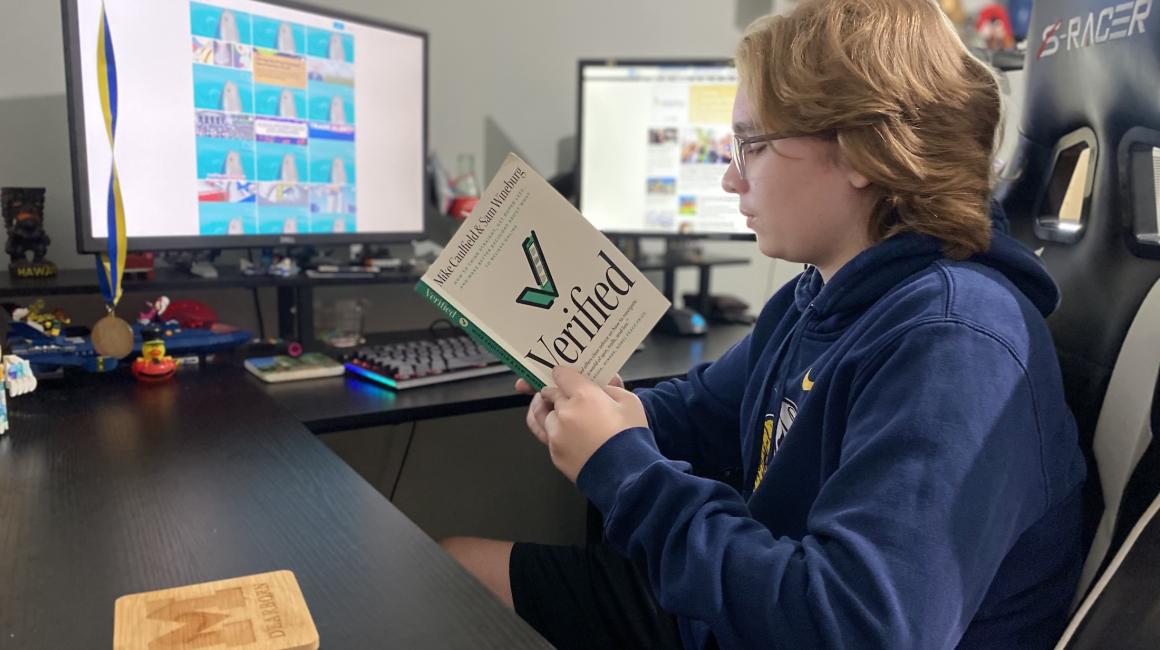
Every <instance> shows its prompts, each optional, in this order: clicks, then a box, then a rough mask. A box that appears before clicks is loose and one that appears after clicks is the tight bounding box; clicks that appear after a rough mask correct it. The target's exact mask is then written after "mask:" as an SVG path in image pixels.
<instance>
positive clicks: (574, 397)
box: [528, 366, 648, 483]
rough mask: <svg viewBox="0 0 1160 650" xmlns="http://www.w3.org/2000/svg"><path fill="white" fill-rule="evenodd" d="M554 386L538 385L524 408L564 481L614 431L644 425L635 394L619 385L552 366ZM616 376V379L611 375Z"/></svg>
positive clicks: (577, 470) (645, 419)
mask: <svg viewBox="0 0 1160 650" xmlns="http://www.w3.org/2000/svg"><path fill="white" fill-rule="evenodd" d="M552 379H553V380H555V382H556V386H555V387H554V388H552V387H548V388H544V389H543V390H541V391H540V392H539V394H538V395H537V396H536V397H537V398H539V399H540V405H539V408H540V410H537V405H536V404H535V399H533V405H532V408H529V409H528V422H529V427H531V426H532V421H533V415H535V416H536V417H537V418H538V416H539V415H540V414H543V419H542V420H541V419H536V420H535V425H536V428H533V429H532V433H534V434H536V437H537V438H539V439H540V440H541V441H543V442H546V444H547V445H548V452H549V453H550V454H551V456H552V462H553V463H555V465H556V469H559V470H560V472H561V473H563V474H564V476H566V477H568V480H570V481H572V482H573V483H575V482H576V476H577V475H579V474H580V470H581V469H582V468H583V467H584V464H585V463H587V462H588V459H589V458H591V457H592V454H594V453H596V450H597V449H599V448H600V447H601V446H602V445H603V444H604V443H606V442H608V440H609V439H610V438H612V437H613V436H615V435H616V434H618V433H620V432H621V431H624V430H625V429H629V428H632V427H647V426H648V418H647V416H646V415H645V412H644V405H643V404H641V403H640V398H638V397H637V396H636V395H634V394H632V393H630V392H629V391H627V390H624V388H622V387H621V386H623V385H624V383H623V382H620V384H621V386H614V385H612V383H611V382H609V385H608V386H606V387H604V388H601V387H599V386H597V385H596V384H594V383H592V382H591V381H590V380H589V379H588V378H586V377H584V376H583V375H581V374H580V373H578V372H576V371H575V370H573V369H571V368H568V367H565V366H557V367H556V369H555V370H553V371H552ZM617 379H619V377H617Z"/></svg>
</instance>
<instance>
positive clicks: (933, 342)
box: [577, 223, 1085, 650]
mask: <svg viewBox="0 0 1160 650" xmlns="http://www.w3.org/2000/svg"><path fill="white" fill-rule="evenodd" d="M997 225H1001V224H998V223H997ZM1000 230H1001V229H997V230H996V231H995V232H994V239H993V243H992V245H991V248H990V250H989V251H988V252H987V253H985V254H981V255H977V256H975V257H972V258H971V259H969V260H967V261H963V262H955V261H951V260H949V259H947V258H945V257H944V256H943V255H942V253H941V251H940V244H939V242H938V241H937V240H935V239H933V238H930V237H926V236H922V235H916V234H905V235H899V236H895V237H892V238H890V239H888V240H885V241H882V242H880V243H878V244H876V245H875V246H873V247H871V248H870V249H868V250H866V251H864V252H862V253H861V254H860V255H858V256H857V257H855V258H854V259H853V260H852V261H850V262H849V263H848V264H846V265H845V266H844V267H842V269H840V270H839V271H838V272H837V273H836V274H835V275H834V277H833V278H832V279H831V281H830V282H829V283H828V284H823V281H822V279H821V277H820V275H819V274H818V272H817V271H816V270H815V269H808V270H807V271H805V272H804V273H803V274H802V275H800V276H799V277H798V278H797V280H796V281H795V282H791V283H790V284H788V285H786V286H785V287H783V288H782V289H781V290H780V291H778V292H777V293H776V294H775V295H774V296H773V297H772V298H771V299H770V300H769V302H768V303H767V304H766V306H765V308H764V309H763V310H762V313H761V315H760V317H759V318H758V320H757V322H756V324H755V325H754V328H753V331H752V332H751V333H750V335H749V336H747V337H746V338H745V339H744V340H742V341H741V342H739V343H738V344H737V345H736V346H734V347H733V348H732V349H731V350H730V351H729V352H728V353H726V354H725V355H724V356H723V357H721V358H720V359H719V360H718V361H716V362H714V363H712V364H706V365H702V366H698V367H696V368H694V369H692V370H691V371H690V372H689V374H688V376H687V378H686V379H683V380H676V381H669V382H665V383H662V384H660V385H659V386H657V387H655V388H653V389H649V390H642V391H638V395H639V396H640V398H641V400H642V401H643V403H644V406H645V410H646V412H647V415H648V422H649V428H647V429H646V428H633V429H627V430H625V431H622V432H620V433H618V434H617V435H616V436H615V437H613V438H612V439H611V440H609V441H608V442H607V443H606V444H604V445H603V446H602V447H601V448H600V449H599V450H597V452H596V453H595V454H594V455H593V456H592V458H591V459H590V460H589V461H588V463H587V464H585V465H584V467H583V469H582V470H581V472H580V475H579V477H578V480H577V485H578V486H579V488H580V489H581V490H582V491H583V492H584V493H585V494H586V495H587V496H588V497H589V499H591V500H592V502H593V503H594V504H595V505H596V506H597V507H598V508H599V509H600V510H601V512H602V513H603V515H604V521H605V534H606V536H607V539H608V541H609V543H610V544H612V545H613V546H614V547H616V548H618V549H619V550H621V551H622V552H623V553H625V554H626V555H628V556H629V557H632V558H633V559H636V560H638V561H641V562H643V564H644V566H646V567H647V573H648V579H649V581H650V583H651V584H652V587H653V590H654V592H655V593H656V594H657V596H658V600H659V602H660V604H661V606H662V607H663V608H664V609H665V610H667V611H669V612H671V613H673V614H675V615H676V616H677V617H678V621H679V625H680V629H681V636H682V638H683V640H684V643H685V645H686V647H690V648H702V647H706V646H710V645H711V640H716V642H717V643H719V644H720V645H721V647H724V648H822V647H827V648H922V649H924V650H925V649H935V648H955V647H958V648H1016V647H1017V648H1040V647H1051V646H1052V645H1053V644H1054V642H1055V640H1056V639H1057V638H1058V635H1059V633H1060V632H1061V631H1062V629H1063V624H1064V623H1065V621H1066V614H1067V609H1068V606H1069V604H1070V601H1071V598H1072V596H1073V593H1074V589H1075V585H1076V582H1077V580H1078V576H1079V569H1080V564H1081V561H1082V557H1081V555H1082V551H1081V546H1082V544H1081V536H1080V496H1079V488H1080V485H1081V484H1082V482H1083V479H1084V472H1085V470H1084V461H1083V458H1082V454H1081V452H1080V450H1079V447H1078V443H1077V440H1076V429H1075V423H1074V421H1073V419H1072V416H1071V413H1070V411H1069V410H1068V408H1067V405H1066V404H1065V403H1064V398H1063V389H1062V382H1061V378H1060V371H1059V364H1058V361H1057V360H1056V356H1055V351H1054V348H1053V345H1052V340H1051V336H1050V333H1049V332H1048V329H1047V326H1046V324H1045V322H1044V319H1043V317H1044V315H1046V314H1048V313H1050V312H1051V311H1052V310H1053V309H1054V308H1055V306H1056V305H1057V303H1058V300H1059V295H1058V290H1057V288H1056V286H1055V284H1054V283H1053V282H1052V280H1051V278H1050V277H1049V276H1048V275H1047V273H1046V271H1045V270H1044V269H1043V266H1042V264H1041V263H1040V262H1039V260H1038V259H1037V258H1036V257H1035V256H1034V255H1033V254H1032V253H1031V252H1030V251H1028V250H1027V249H1026V248H1025V247H1023V246H1022V245H1021V244H1019V243H1018V242H1016V241H1015V240H1013V239H1011V238H1010V237H1008V236H1007V235H1005V234H1003V233H1002V232H1001V231H1000ZM730 473H732V475H733V476H735V477H737V478H739V479H740V489H739V490H738V489H736V488H735V487H731V486H730V485H727V484H726V483H725V482H720V481H716V480H711V479H708V478H702V476H722V475H729V474H730ZM734 482H736V481H734Z"/></svg>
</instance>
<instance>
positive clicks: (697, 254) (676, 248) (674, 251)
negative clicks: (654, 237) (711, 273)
mask: <svg viewBox="0 0 1160 650" xmlns="http://www.w3.org/2000/svg"><path fill="white" fill-rule="evenodd" d="M704 258H705V251H704V249H702V248H701V246H700V244H699V243H697V241H696V240H694V239H689V238H687V237H669V238H667V239H665V261H666V262H672V263H681V262H700V261H701V260H703V259H704Z"/></svg>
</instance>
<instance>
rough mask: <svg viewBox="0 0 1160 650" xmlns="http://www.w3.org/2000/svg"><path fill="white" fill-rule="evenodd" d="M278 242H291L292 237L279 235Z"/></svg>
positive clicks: (292, 240) (292, 241)
mask: <svg viewBox="0 0 1160 650" xmlns="http://www.w3.org/2000/svg"><path fill="white" fill-rule="evenodd" d="M278 243H279V244H293V243H294V238H293V237H291V236H289V235H281V236H280V237H278Z"/></svg>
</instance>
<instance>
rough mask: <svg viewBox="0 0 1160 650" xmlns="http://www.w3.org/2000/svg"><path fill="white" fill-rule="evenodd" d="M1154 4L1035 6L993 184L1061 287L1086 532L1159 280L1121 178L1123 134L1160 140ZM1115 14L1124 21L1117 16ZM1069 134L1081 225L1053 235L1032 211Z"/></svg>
mask: <svg viewBox="0 0 1160 650" xmlns="http://www.w3.org/2000/svg"><path fill="white" fill-rule="evenodd" d="M1151 5H1152V0H1129V2H1128V3H1127V5H1123V4H1122V3H1116V2H1113V1H1111V0H1051V1H1050V2H1048V1H1045V0H1040V1H1039V2H1036V3H1035V6H1034V10H1033V14H1032V20H1031V28H1030V32H1029V34H1030V37H1029V41H1028V42H1029V47H1028V55H1027V64H1026V68H1025V71H1026V72H1025V75H1026V84H1027V86H1026V97H1025V102H1024V110H1023V114H1022V119H1021V122H1020V126H1019V131H1020V136H1019V137H1020V141H1019V142H1018V144H1017V146H1016V149H1015V153H1014V154H1013V155H1012V157H1011V161H1010V162H1009V164H1008V166H1007V167H1006V169H1005V170H1004V172H1003V173H1002V174H1001V182H1000V183H999V185H998V186H997V188H996V198H997V199H998V200H999V201H1000V203H1002V205H1003V207H1004V209H1005V211H1006V213H1007V216H1008V219H1009V221H1010V225H1011V231H1012V233H1013V234H1014V235H1015V236H1016V237H1018V238H1020V239H1021V240H1023V241H1024V242H1026V243H1028V244H1029V245H1030V246H1031V247H1032V248H1034V249H1040V248H1042V257H1043V260H1044V263H1045V264H1046V266H1047V269H1048V270H1049V272H1050V273H1051V275H1052V276H1053V277H1054V278H1055V280H1056V281H1057V282H1058V283H1059V285H1060V289H1061V291H1062V303H1061V305H1060V307H1059V309H1058V310H1057V311H1056V312H1055V313H1054V314H1053V315H1052V316H1051V317H1050V318H1049V319H1048V324H1049V326H1050V327H1051V331H1052V334H1053V336H1054V339H1055V344H1056V348H1057V351H1058V353H1059V359H1060V364H1061V367H1062V370H1063V377H1064V388H1065V391H1066V395H1067V400H1068V403H1069V405H1070V406H1071V409H1072V411H1073V412H1074V414H1075V417H1076V421H1077V423H1078V425H1079V432H1080V441H1081V444H1082V445H1083V447H1084V449H1085V453H1087V454H1088V461H1089V462H1088V467H1089V480H1088V487H1089V489H1088V494H1087V500H1086V505H1087V508H1086V519H1085V521H1086V524H1087V525H1086V529H1087V532H1088V538H1089V539H1090V538H1091V536H1092V534H1094V531H1095V529H1096V526H1097V524H1098V522H1099V519H1100V516H1101V513H1102V511H1103V509H1104V505H1103V500H1102V495H1101V491H1100V483H1099V480H1097V478H1096V477H1097V471H1098V470H1097V468H1096V466H1095V462H1094V457H1093V455H1092V453H1091V450H1092V437H1093V435H1094V433H1095V431H1096V425H1097V422H1098V420H1099V416H1100V409H1101V406H1102V404H1103V402H1104V397H1105V394H1106V392H1107V389H1108V383H1109V379H1110V378H1111V375H1112V371H1113V368H1114V366H1115V364H1116V361H1117V358H1118V355H1119V353H1120V350H1121V345H1122V344H1123V342H1124V338H1125V335H1126V334H1127V332H1128V329H1129V327H1130V326H1131V324H1132V322H1133V320H1134V319H1135V317H1136V314H1137V312H1138V310H1139V308H1140V305H1141V303H1142V302H1143V300H1144V298H1145V296H1146V295H1147V293H1148V292H1149V291H1150V290H1151V288H1152V287H1153V285H1155V284H1156V282H1157V280H1158V279H1160V252H1158V251H1157V250H1156V249H1152V248H1148V247H1147V246H1140V245H1138V243H1137V241H1136V237H1135V236H1134V235H1133V234H1132V231H1131V224H1132V223H1133V219H1134V218H1135V215H1136V212H1137V211H1138V210H1140V209H1142V207H1141V206H1142V205H1143V204H1142V203H1141V202H1140V196H1142V194H1140V192H1142V191H1143V189H1144V188H1141V187H1133V186H1132V185H1131V183H1130V182H1129V176H1130V174H1128V173H1127V172H1126V167H1125V162H1124V161H1125V160H1126V155H1127V153H1126V151H1125V150H1124V149H1123V147H1124V146H1126V143H1127V140H1126V139H1125V135H1129V136H1132V137H1135V135H1136V134H1140V133H1143V137H1144V139H1149V138H1153V137H1154V138H1155V143H1156V144H1157V145H1160V92H1157V88H1160V7H1155V8H1153V7H1152V6H1151ZM1117 7H1119V8H1117ZM1153 9H1155V11H1153ZM1124 17H1127V21H1126V22H1116V21H1117V20H1119V19H1122V18H1124ZM1077 20H1078V32H1077V31H1076V30H1077V25H1076V22H1075V21H1077ZM1089 22H1091V24H1092V26H1091V30H1090V31H1089V29H1088V23H1089ZM1141 27H1142V29H1141ZM1132 137H1130V138H1128V140H1131V139H1132ZM1069 139H1071V140H1076V139H1079V140H1085V139H1086V140H1087V141H1089V142H1091V144H1092V145H1093V146H1092V151H1091V153H1092V154H1094V156H1093V157H1094V173H1093V175H1092V177H1091V184H1090V195H1088V196H1087V197H1086V198H1085V201H1084V203H1085V208H1086V225H1085V227H1084V228H1083V230H1082V231H1080V232H1079V233H1074V234H1072V233H1067V232H1051V231H1050V230H1049V229H1045V228H1043V227H1041V225H1040V224H1039V221H1038V219H1037V217H1039V216H1040V215H1041V214H1043V213H1044V211H1045V209H1044V207H1043V203H1044V197H1045V196H1046V194H1047V191H1048V185H1049V183H1050V180H1051V178H1052V173H1053V168H1054V166H1055V165H1054V163H1055V160H1056V154H1057V152H1058V150H1059V148H1060V143H1061V141H1063V142H1067V141H1068V140H1069ZM1151 191H1152V190H1151V188H1147V193H1149V194H1150V193H1151ZM1149 209H1151V208H1149ZM1067 239H1073V240H1074V241H1070V242H1069V241H1063V240H1067ZM1141 480H1142V479H1141ZM1149 496H1154V494H1153V495H1149ZM1150 501H1151V498H1148V502H1150ZM1137 514H1138V513H1137ZM1131 523H1133V522H1126V524H1127V525H1128V526H1129V527H1130V525H1131ZM1113 552H1114V549H1113Z"/></svg>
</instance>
